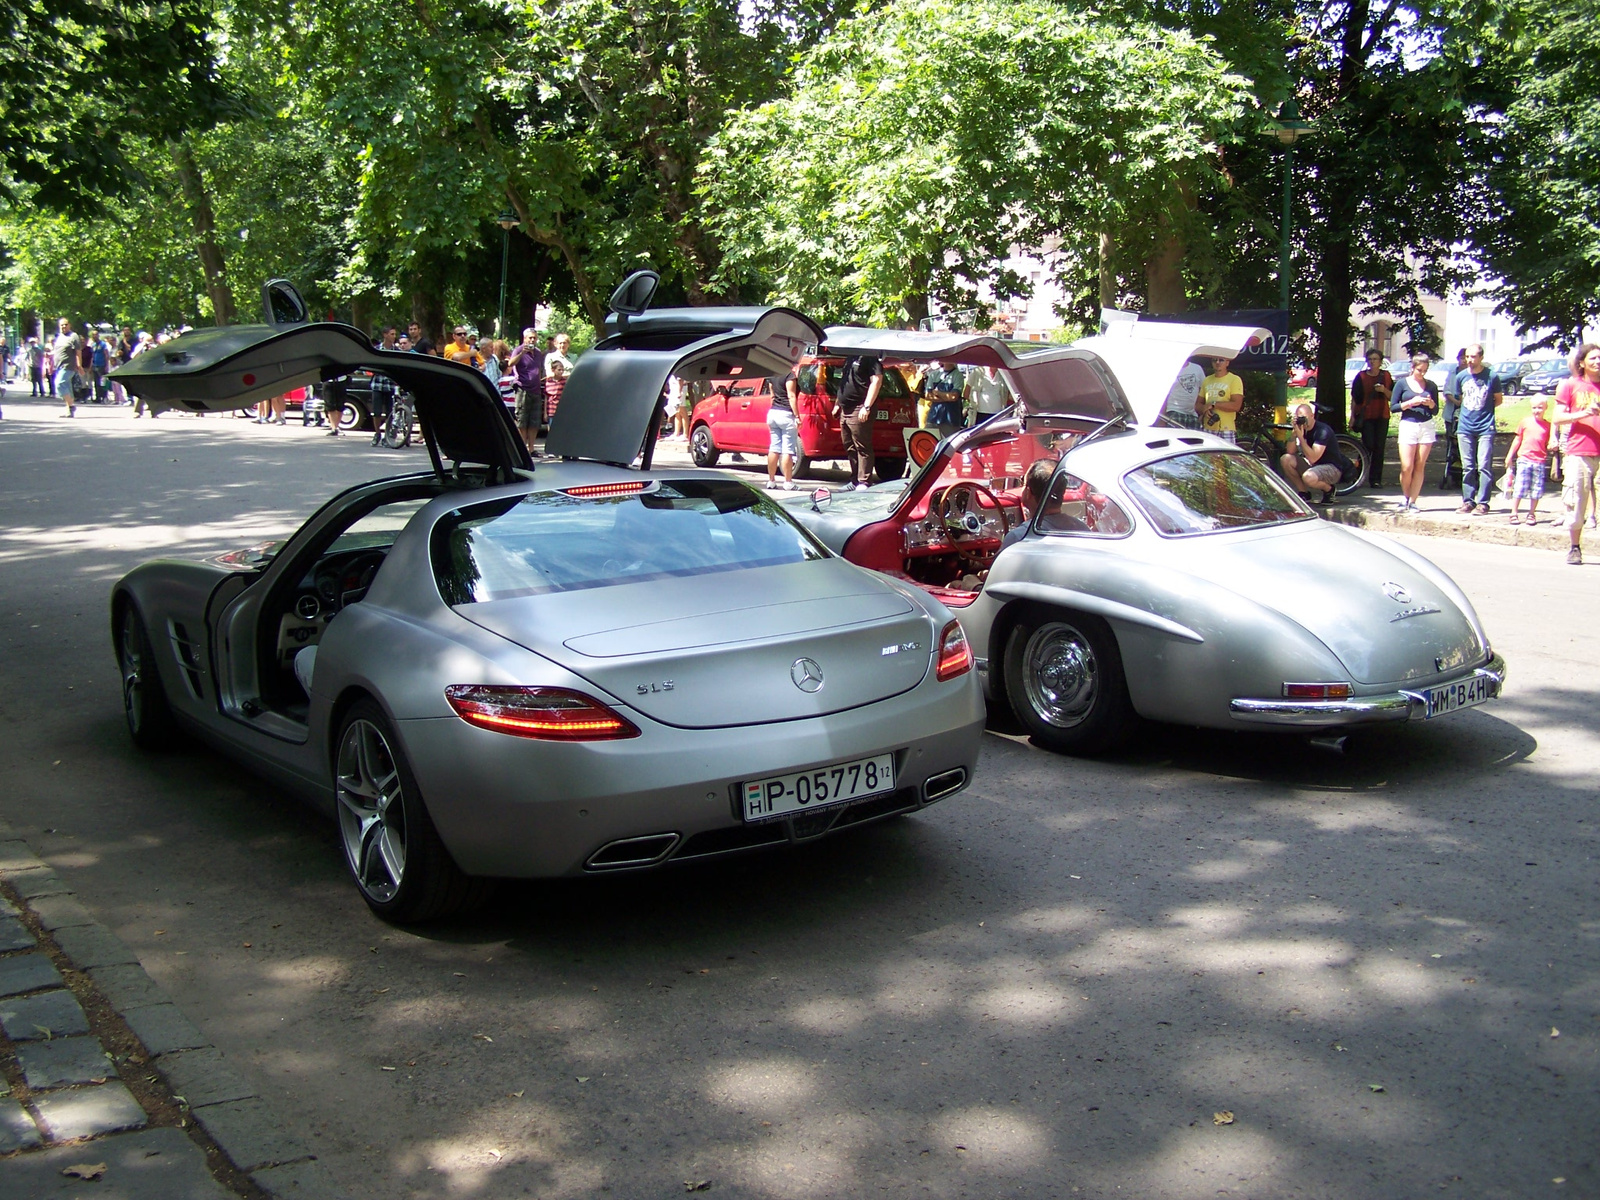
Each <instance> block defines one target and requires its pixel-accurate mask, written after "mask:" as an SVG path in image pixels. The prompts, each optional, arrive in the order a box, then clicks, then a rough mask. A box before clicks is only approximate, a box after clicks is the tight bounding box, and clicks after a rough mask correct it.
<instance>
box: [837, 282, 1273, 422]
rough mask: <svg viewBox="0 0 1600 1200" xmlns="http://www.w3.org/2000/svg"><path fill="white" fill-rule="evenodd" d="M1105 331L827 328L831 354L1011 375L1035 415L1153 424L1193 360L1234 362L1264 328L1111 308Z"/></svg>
mask: <svg viewBox="0 0 1600 1200" xmlns="http://www.w3.org/2000/svg"><path fill="white" fill-rule="evenodd" d="M1103 317H1104V318H1105V324H1106V326H1107V330H1106V332H1105V333H1102V334H1098V335H1096V336H1094V337H1087V338H1081V339H1080V340H1078V341H1076V342H1074V343H1072V344H1071V345H1070V346H1049V345H1038V346H1035V344H1033V343H1017V342H1008V341H1006V340H1005V339H1003V338H1000V337H996V336H995V335H994V334H988V333H985V334H970V333H921V332H912V331H910V330H903V329H865V328H860V327H857V326H850V325H837V326H833V327H831V328H829V330H828V332H827V334H826V340H825V343H824V348H825V350H826V352H827V353H829V354H844V355H852V354H870V355H873V356H875V357H878V358H893V359H905V360H909V361H911V362H929V363H931V362H955V363H960V364H961V365H963V366H989V367H995V368H996V369H998V370H1000V371H1002V372H1004V373H1005V375H1006V377H1007V379H1008V380H1009V382H1010V384H1011V390H1012V391H1013V392H1014V393H1015V394H1016V396H1017V397H1018V398H1019V399H1020V400H1021V401H1022V404H1023V406H1024V408H1026V410H1027V413H1028V415H1030V416H1046V417H1068V418H1076V419H1080V420H1083V421H1088V422H1093V423H1094V424H1101V423H1103V422H1105V421H1109V420H1111V419H1112V418H1114V417H1121V418H1122V419H1124V420H1126V421H1129V422H1132V423H1136V424H1139V425H1153V424H1155V421H1156V418H1158V417H1159V416H1160V415H1161V410H1162V407H1163V406H1164V405H1165V404H1166V400H1167V393H1168V392H1170V391H1171V390H1172V384H1173V382H1174V381H1175V380H1176V379H1177V378H1178V372H1179V371H1180V370H1182V369H1183V364H1184V363H1185V362H1186V361H1188V359H1189V358H1190V357H1192V356H1194V355H1197V354H1200V355H1213V356H1215V355H1221V356H1223V357H1225V358H1236V357H1237V356H1238V354H1239V352H1240V351H1241V350H1243V349H1244V348H1245V347H1247V346H1248V345H1250V343H1251V341H1252V340H1255V339H1260V338H1266V337H1270V336H1271V334H1270V333H1269V331H1268V330H1265V329H1250V328H1246V327H1243V326H1232V325H1177V324H1168V323H1166V322H1158V321H1139V320H1138V319H1137V315H1136V314H1134V313H1120V312H1116V311H1114V310H1109V309H1108V310H1107V311H1106V312H1105V313H1104V314H1103Z"/></svg>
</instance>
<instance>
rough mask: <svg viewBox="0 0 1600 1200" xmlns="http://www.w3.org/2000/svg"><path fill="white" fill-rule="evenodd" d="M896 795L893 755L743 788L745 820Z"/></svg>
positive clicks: (747, 784) (760, 781) (749, 782)
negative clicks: (879, 794) (884, 793)
mask: <svg viewBox="0 0 1600 1200" xmlns="http://www.w3.org/2000/svg"><path fill="white" fill-rule="evenodd" d="M892 791H894V755H892V754H880V755H878V756H877V757H876V758H860V759H857V760H856V761H855V762H847V763H834V764H833V766H831V767H818V768H816V769H815V770H813V771H797V772H795V773H794V774H793V775H775V776H773V777H772V778H770V779H749V780H746V781H745V783H744V784H743V786H742V789H741V792H742V795H743V797H744V819H745V820H746V821H766V820H770V819H772V818H773V817H785V816H788V815H789V814H791V813H797V812H806V811H808V810H810V809H813V808H827V807H828V806H830V805H833V804H843V803H845V802H846V801H847V800H859V799H861V798H862V797H863V796H874V795H877V794H878V793H879V792H892Z"/></svg>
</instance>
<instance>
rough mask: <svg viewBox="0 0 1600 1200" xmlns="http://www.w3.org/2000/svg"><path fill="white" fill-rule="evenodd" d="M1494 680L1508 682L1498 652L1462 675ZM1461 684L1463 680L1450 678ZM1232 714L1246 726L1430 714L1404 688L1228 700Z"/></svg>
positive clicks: (1310, 724) (1421, 700)
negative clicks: (1344, 695)
mask: <svg viewBox="0 0 1600 1200" xmlns="http://www.w3.org/2000/svg"><path fill="white" fill-rule="evenodd" d="M1484 677H1487V678H1489V679H1492V680H1494V684H1495V691H1496V692H1497V693H1498V691H1499V690H1500V688H1501V687H1503V686H1504V684H1505V679H1506V662H1505V659H1503V658H1501V657H1500V656H1499V655H1498V654H1496V655H1494V656H1493V657H1492V658H1490V660H1489V662H1488V663H1487V664H1486V665H1485V666H1481V667H1478V668H1476V669H1475V670H1473V671H1472V672H1470V673H1469V674H1467V675H1465V676H1462V678H1463V679H1478V678H1484ZM1445 682H1448V683H1460V682H1461V679H1454V680H1446V681H1445ZM1228 712H1229V715H1230V716H1232V717H1233V719H1234V720H1235V721H1238V722H1240V723H1241V724H1245V725H1287V726H1291V727H1294V726H1299V727H1303V728H1317V727H1319V726H1328V725H1366V724H1372V723H1375V722H1379V721H1411V720H1422V719H1423V718H1424V717H1426V716H1427V713H1428V700H1427V697H1426V696H1425V695H1424V694H1423V693H1422V692H1421V691H1412V690H1409V689H1402V690H1401V691H1398V692H1388V693H1385V694H1384V695H1381V696H1358V697H1353V698H1351V699H1349V700H1249V699H1238V700H1231V701H1229V702H1228Z"/></svg>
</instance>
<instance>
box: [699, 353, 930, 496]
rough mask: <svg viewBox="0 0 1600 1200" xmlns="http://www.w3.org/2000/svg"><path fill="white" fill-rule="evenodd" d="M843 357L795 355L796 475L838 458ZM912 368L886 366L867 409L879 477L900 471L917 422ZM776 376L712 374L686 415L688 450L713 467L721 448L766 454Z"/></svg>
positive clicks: (779, 383) (841, 445) (887, 477)
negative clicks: (836, 410) (707, 391)
mask: <svg viewBox="0 0 1600 1200" xmlns="http://www.w3.org/2000/svg"><path fill="white" fill-rule="evenodd" d="M843 367H844V359H842V358H812V357H808V358H804V359H801V360H800V379H799V382H800V399H799V407H798V409H797V410H796V412H795V416H796V417H797V418H799V425H800V457H799V458H798V459H797V460H796V462H795V464H794V473H795V475H796V477H799V476H803V475H805V474H806V471H807V469H808V468H809V467H810V465H811V464H812V463H813V462H815V461H817V460H818V459H842V458H843V457H844V442H843V440H841V438H840V435H839V418H838V417H835V416H832V415H830V414H831V413H832V411H833V401H834V397H835V396H836V395H838V392H839V372H840V371H841V370H842V369H843ZM910 373H911V368H909V367H900V366H889V365H886V366H885V367H884V369H883V386H882V387H881V388H879V389H878V403H877V406H876V409H875V411H874V413H873V425H872V450H873V454H874V456H875V458H876V468H877V472H878V478H879V480H890V479H899V478H900V477H901V476H903V475H904V474H905V471H906V442H905V433H904V431H905V430H907V429H915V428H916V427H917V398H916V397H915V396H914V395H913V394H912V392H911V386H910V384H909V382H908V380H907V376H908V375H909V374H910ZM782 386H783V380H782V379H717V380H713V381H712V391H711V395H710V396H708V397H706V398H705V399H704V400H702V401H700V403H698V404H696V405H695V406H694V413H693V415H692V416H691V418H690V422H689V451H690V453H691V454H692V455H693V456H694V461H695V465H696V466H701V467H714V466H716V464H717V459H718V457H719V456H721V454H722V453H723V452H724V451H727V452H730V453H731V452H733V451H738V452H740V453H743V454H759V455H765V454H766V452H767V445H768V440H767V409H768V408H769V407H771V405H772V396H773V391H774V389H775V388H779V387H782Z"/></svg>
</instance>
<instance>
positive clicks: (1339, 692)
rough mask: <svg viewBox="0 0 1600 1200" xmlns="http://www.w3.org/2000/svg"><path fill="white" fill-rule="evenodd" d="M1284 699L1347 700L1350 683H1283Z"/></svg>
mask: <svg viewBox="0 0 1600 1200" xmlns="http://www.w3.org/2000/svg"><path fill="white" fill-rule="evenodd" d="M1283 696H1284V699H1285V700H1348V699H1349V698H1350V685H1349V684H1348V683H1286V684H1284V685H1283Z"/></svg>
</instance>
